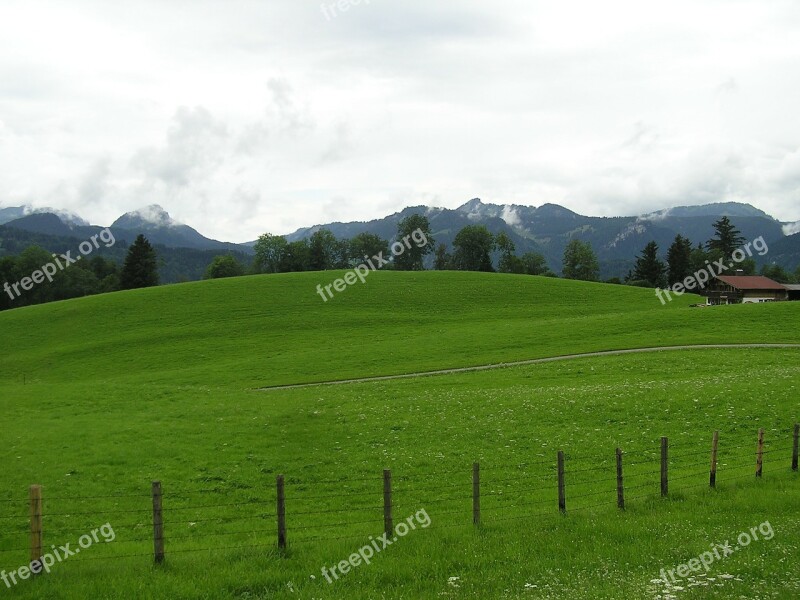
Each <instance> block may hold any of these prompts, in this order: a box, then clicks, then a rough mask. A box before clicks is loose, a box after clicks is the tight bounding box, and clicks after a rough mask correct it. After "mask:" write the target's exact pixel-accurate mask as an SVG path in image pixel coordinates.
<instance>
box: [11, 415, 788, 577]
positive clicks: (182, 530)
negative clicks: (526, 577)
mask: <svg viewBox="0 0 800 600" xmlns="http://www.w3.org/2000/svg"><path fill="white" fill-rule="evenodd" d="M798 435H800V426H798V425H795V426H794V427H793V428H792V429H789V430H785V431H771V432H770V435H769V436H766V435H765V432H764V430H763V429H762V430H759V432H758V436H757V439H756V440H754V442H752V443H750V444H747V443H742V444H739V445H726V444H725V441H724V440H719V435H718V433H715V435H714V436H713V438H712V439H713V442H712V444H710V445H709V444H708V443H701V442H698V443H697V444H695V445H694V446H692V445H691V444H682V445H680V446H670V445H669V441H668V440H667V439H666V438H662V441H661V446H660V447H658V448H654V449H646V448H645V449H638V450H634V451H632V452H624V451H623V450H622V449H616V451H615V452H614V451H610V452H608V453H607V454H599V453H598V454H594V455H580V454H578V455H571V454H566V453H564V452H559V453H558V454H557V455H556V456H554V457H553V458H552V460H547V459H545V460H537V461H535V462H528V463H520V464H517V465H514V466H511V467H509V466H505V465H499V464H488V465H479V464H477V463H475V464H473V465H472V469H471V470H470V469H467V468H465V469H463V470H461V471H460V472H453V471H446V470H426V471H424V472H419V473H402V474H399V476H398V475H397V474H396V473H394V474H393V473H392V472H390V471H384V472H383V478H382V479H381V477H380V474H378V473H376V474H375V475H373V476H369V475H368V474H366V473H364V474H360V473H359V474H356V476H354V477H353V478H340V479H304V478H298V477H291V478H284V476H282V475H279V476H278V477H277V482H276V484H277V485H276V486H275V487H274V488H273V487H272V486H269V487H267V488H264V489H263V490H260V493H257V491H253V490H248V489H234V490H224V489H191V488H190V487H185V488H182V487H180V486H176V487H175V488H172V487H171V486H170V485H169V484H168V485H167V486H165V488H164V489H163V490H162V489H161V485H160V482H154V484H153V489H152V490H151V493H145V492H144V491H136V492H132V493H109V494H105V495H95V494H90V495H67V494H63V493H58V492H55V493H54V495H53V496H48V495H47V493H46V492H47V490H43V489H42V488H41V486H31V490H30V494H29V497H28V498H24V497H21V496H20V497H13V496H12V497H8V498H3V499H0V565H3V566H6V567H7V568H14V565H20V564H32V565H33V564H35V563H36V560H37V558H41V557H43V556H44V555H46V554H48V553H49V554H54V553H59V551H60V550H61V551H62V552H64V553H66V552H70V551H72V552H74V554H69V556H70V562H71V563H72V562H79V561H98V560H115V559H127V558H141V559H142V560H145V559H149V560H156V562H160V561H161V560H163V557H164V556H165V555H166V556H169V555H172V554H186V553H202V552H219V551H223V550H226V551H227V550H243V551H244V550H251V549H258V550H264V549H271V550H272V551H274V552H281V551H283V550H284V549H285V548H287V547H288V546H301V545H304V544H310V543H312V542H317V541H336V540H349V539H366V538H367V537H368V536H375V535H376V534H380V533H385V534H387V535H388V534H390V533H391V532H392V526H393V523H394V518H395V517H401V518H402V517H406V516H407V515H413V514H415V513H416V512H417V511H419V510H420V509H423V508H424V510H425V511H426V513H427V514H428V515H430V518H431V524H432V527H433V528H440V529H454V528H475V527H478V526H479V527H491V526H492V525H494V524H504V523H513V522H522V521H529V520H530V519H533V518H535V519H544V518H547V517H549V516H558V515H564V514H570V513H572V512H579V513H580V512H582V511H589V510H595V509H598V508H601V507H609V508H613V507H617V508H618V509H625V508H629V507H630V506H631V504H632V503H636V502H641V501H650V500H652V499H655V498H659V497H666V496H669V495H676V494H684V493H689V492H691V491H692V490H697V489H699V488H701V487H712V488H714V487H719V486H731V485H733V484H735V483H736V482H738V481H741V480H743V479H745V478H756V477H759V478H760V477H763V475H764V472H765V467H766V472H767V473H769V472H770V471H778V470H782V471H789V470H790V469H791V470H794V471H795V472H796V471H797V469H798ZM156 484H157V487H156ZM156 489H157V492H156ZM87 540H88V541H87ZM111 542H113V543H111ZM90 546H93V547H92V549H91V551H89V547H90ZM80 551H84V552H83V554H79V552H80Z"/></svg>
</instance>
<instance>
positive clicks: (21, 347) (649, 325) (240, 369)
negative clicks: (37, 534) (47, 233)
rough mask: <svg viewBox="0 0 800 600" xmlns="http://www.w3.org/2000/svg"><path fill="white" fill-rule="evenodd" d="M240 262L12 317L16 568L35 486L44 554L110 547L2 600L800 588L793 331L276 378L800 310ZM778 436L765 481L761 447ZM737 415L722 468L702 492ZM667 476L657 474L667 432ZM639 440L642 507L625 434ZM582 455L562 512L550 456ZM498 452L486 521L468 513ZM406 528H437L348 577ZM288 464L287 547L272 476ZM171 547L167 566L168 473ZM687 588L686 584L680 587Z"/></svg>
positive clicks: (5, 333)
mask: <svg viewBox="0 0 800 600" xmlns="http://www.w3.org/2000/svg"><path fill="white" fill-rule="evenodd" d="M340 275H341V273H335V272H334V273H302V274H290V275H275V276H264V277H246V278H238V279H231V280H216V281H208V282H201V283H192V284H183V285H176V286H168V287H163V288H156V289H148V290H141V291H133V292H123V293H116V294H110V295H105V296H94V297H89V298H84V299H80V300H73V301H67V302H61V303H56V304H49V305H40V306H33V307H27V308H23V309H18V310H13V311H8V312H5V313H0V340H2V343H3V348H4V352H3V354H2V358H0V409H2V414H3V426H2V428H1V429H0V431H2V433H1V434H0V435H2V438H0V439H2V442H3V443H2V444H0V461H1V464H2V465H3V467H4V468H3V469H2V472H1V473H0V525H2V526H3V527H0V569H4V570H5V571H12V570H14V569H17V568H18V567H20V566H22V565H24V564H25V563H26V562H27V560H28V550H27V547H28V534H27V530H28V505H27V493H28V486H29V485H30V484H33V483H37V484H41V485H42V486H43V488H44V498H45V500H44V507H45V520H44V527H45V547H46V548H47V549H49V548H50V545H51V544H56V545H63V544H65V543H68V542H71V543H72V545H73V546H75V544H76V541H77V540H78V538H79V537H80V536H81V535H82V534H83V533H86V532H88V531H91V530H92V529H94V528H97V527H99V526H100V525H102V524H104V523H110V524H111V525H112V526H113V527H114V531H115V533H116V539H115V540H114V541H113V542H111V543H107V544H106V543H103V542H100V543H98V544H95V545H94V546H92V547H90V548H87V549H85V550H83V551H82V553H81V554H80V555H79V556H75V557H71V558H69V559H67V560H66V561H65V562H63V563H61V564H58V565H57V566H55V567H54V568H53V571H52V573H51V574H49V575H47V576H42V577H38V578H36V579H35V580H26V581H21V582H20V583H19V585H16V586H13V587H11V588H6V586H5V585H3V584H2V582H0V596H4V597H9V598H44V597H46V598H65V599H66V598H69V599H71V598H87V597H92V598H242V599H244V598H247V599H252V598H273V597H277V598H308V599H311V598H342V597H347V598H474V597H482V598H653V599H655V598H729V597H736V598H795V597H798V596H800V567H799V566H798V563H797V560H796V557H797V554H798V551H799V550H800V512H798V509H797V508H798V506H800V480H799V479H798V474H797V473H793V472H792V471H791V469H790V460H791V445H792V440H791V428H792V425H793V424H794V423H796V422H798V420H800V402H799V401H798V397H800V395H798V387H799V386H800V360H798V358H800V349H793V348H781V349H774V348H773V349H767V348H758V349H690V350H676V351H669V352H653V353H643V354H629V355H623V356H606V357H591V358H581V359H576V360H570V361H563V362H556V363H547V364H537V365H527V366H519V367H510V368H503V369H496V370H487V371H479V372H469V373H455V374H449V375H436V376H428V377H423V378H410V379H402V380H390V381H379V382H369V383H353V384H343V385H337V386H312V387H306V388H297V389H276V390H266V391H264V390H260V389H259V388H264V387H268V386H276V385H287V384H299V383H314V382H324V381H332V380H342V379H349V378H358V377H369V376H380V375H392V374H404V373H414V372H424V371H430V370H436V369H445V368H454V367H468V366H477V365H484V364H491V363H500V362H510V361H516V360H525V359H533V358H543V357H551V356H560V355H566V354H573V353H581V352H591V351H598V350H614V349H627V348H639V347H657V346H669V345H684V344H685V345H698V344H742V343H754V344H758V343H788V344H793V343H797V344H800V333H798V327H797V326H798V324H800V303H782V304H773V305H761V306H731V307H715V308H691V307H690V306H689V305H690V304H693V303H696V302H698V301H700V299H699V298H698V297H696V296H684V297H682V298H679V299H676V300H675V301H673V302H672V303H670V304H668V305H666V306H662V305H661V303H660V302H659V301H658V300H657V299H656V298H655V296H654V294H653V291H652V290H645V289H639V288H630V287H624V286H610V285H603V284H591V283H582V282H574V281H566V280H560V279H548V278H539V277H527V276H501V275H495V274H477V273H456V272H454V273H435V272H425V273H392V272H385V273H374V274H372V275H370V277H369V279H368V280H367V283H366V284H365V285H361V284H356V285H355V286H352V287H351V288H349V289H347V290H346V291H344V292H342V293H340V294H338V295H337V296H336V297H335V298H334V299H333V300H331V301H328V302H323V301H322V300H321V298H320V297H319V296H318V295H317V294H316V292H315V287H316V285H317V284H323V285H325V284H327V283H330V282H331V281H332V280H333V279H335V278H336V277H338V276H340ZM759 428H764V429H765V431H766V454H765V456H764V477H763V478H762V479H761V480H756V478H755V477H754V475H753V473H754V468H755V442H756V432H757V430H758V429H759ZM715 429H716V430H719V431H720V454H719V472H718V485H717V489H716V490H710V489H709V488H708V463H709V457H708V454H709V447H710V441H711V434H712V432H713V431H714V430H715ZM661 436H668V437H669V439H670V456H671V461H670V470H671V481H670V494H669V496H668V498H665V499H662V498H661V497H660V494H659V472H658V471H659V462H658V461H659V439H660V437H661ZM616 447H621V448H622V449H623V450H624V453H625V459H624V460H625V481H626V490H627V491H626V510H625V511H624V512H622V511H619V510H618V509H617V508H616V506H615V502H616V491H615V483H616V480H615V466H614V450H615V448H616ZM558 450H563V451H564V452H565V454H566V473H567V475H566V481H567V491H566V496H567V512H566V514H565V515H561V514H559V511H558V507H557V492H556V485H555V480H556V476H555V463H556V453H557V451H558ZM476 461H477V462H480V464H481V480H482V524H481V526H480V527H479V528H476V527H474V526H473V525H472V523H471V467H472V463H473V462H476ZM383 469H391V470H392V475H393V485H394V504H395V506H394V517H395V522H399V521H402V520H405V518H406V517H409V516H411V515H414V514H415V513H416V512H417V511H419V510H421V509H424V510H425V511H426V512H427V514H428V515H429V516H430V527H427V528H419V527H418V528H417V530H415V531H412V532H409V533H408V535H407V536H406V537H404V538H402V539H399V540H398V541H397V542H396V543H395V544H393V545H391V546H390V547H388V548H386V549H385V550H384V551H383V552H381V553H379V554H377V555H376V556H375V557H374V559H373V562H372V564H370V565H361V566H359V567H357V568H354V569H353V570H352V571H350V573H348V574H347V575H345V576H342V577H341V578H340V579H339V580H338V581H335V582H334V583H332V584H329V583H328V582H327V581H326V580H325V579H324V577H323V576H322V573H321V569H322V567H323V566H327V567H330V566H332V565H334V564H336V563H338V562H340V561H342V560H344V559H347V558H348V556H349V555H351V554H352V553H354V552H356V551H358V549H359V548H360V547H362V546H364V545H365V544H367V543H368V542H369V539H370V536H373V537H377V536H379V535H380V534H381V532H382V525H383V522H382V470H383ZM279 473H280V474H284V475H285V477H286V498H287V522H288V532H287V535H288V540H289V546H288V548H287V550H286V551H285V552H284V551H279V550H278V549H277V548H276V522H275V478H276V476H277V475H278V474H279ZM156 479H157V480H160V481H162V485H163V489H164V515H165V516H164V519H165V537H166V554H167V559H166V562H165V563H164V564H163V565H160V566H154V565H153V561H152V554H151V553H152V524H151V506H152V504H151V499H150V496H149V492H150V485H151V481H153V480H156ZM766 521H769V523H770V524H771V526H772V528H773V530H774V537H772V539H769V540H766V539H764V540H758V541H754V542H753V543H752V544H750V545H749V546H747V547H746V548H741V549H740V551H737V552H736V553H735V554H734V555H733V556H730V557H726V558H722V559H720V560H719V561H716V562H715V563H714V564H713V565H711V568H710V569H709V571H708V573H705V574H703V576H698V575H697V574H693V577H692V579H689V578H684V579H683V580H682V581H681V582H680V583H678V584H677V587H675V586H672V587H669V588H667V587H666V586H665V585H664V584H663V583H657V582H655V581H654V580H657V579H658V577H659V572H660V570H661V569H662V568H664V569H667V570H668V569H674V568H675V567H677V566H678V565H680V564H683V563H686V562H687V561H689V560H690V559H692V558H694V557H697V556H699V555H700V554H701V553H702V552H705V551H707V550H708V549H709V548H710V546H711V544H716V543H720V544H721V543H723V542H725V541H726V540H731V541H733V540H735V539H736V537H737V536H738V535H739V534H740V533H741V532H747V531H748V530H750V528H751V527H753V526H758V525H759V524H761V523H764V522H766ZM679 588H680V589H679Z"/></svg>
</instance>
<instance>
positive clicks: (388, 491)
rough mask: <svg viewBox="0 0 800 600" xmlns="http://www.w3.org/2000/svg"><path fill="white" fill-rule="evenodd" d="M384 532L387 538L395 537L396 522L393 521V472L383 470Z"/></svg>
mask: <svg viewBox="0 0 800 600" xmlns="http://www.w3.org/2000/svg"><path fill="white" fill-rule="evenodd" d="M383 532H384V533H385V534H386V537H391V536H392V535H394V521H393V520H392V471H391V469H384V470H383Z"/></svg>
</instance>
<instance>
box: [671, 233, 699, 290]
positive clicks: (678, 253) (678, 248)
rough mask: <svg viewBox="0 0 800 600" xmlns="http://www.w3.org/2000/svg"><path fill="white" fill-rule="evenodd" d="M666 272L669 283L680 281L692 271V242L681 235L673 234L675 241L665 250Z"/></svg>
mask: <svg viewBox="0 0 800 600" xmlns="http://www.w3.org/2000/svg"><path fill="white" fill-rule="evenodd" d="M667 272H668V277H667V280H668V283H669V285H674V284H676V283H680V282H681V281H683V280H684V279H686V278H687V277H689V275H691V274H692V273H693V272H694V271H692V243H691V242H690V241H689V240H688V239H687V238H685V237H683V236H682V235H677V236H675V241H674V242H672V245H671V246H670V247H669V250H667Z"/></svg>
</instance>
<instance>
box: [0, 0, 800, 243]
mask: <svg viewBox="0 0 800 600" xmlns="http://www.w3.org/2000/svg"><path fill="white" fill-rule="evenodd" d="M798 39H800V3H798V2H796V0H724V1H722V0H720V1H716V0H691V1H683V0H673V1H671V2H658V3H657V2H644V1H642V0H635V1H634V0H631V1H627V0H624V1H623V0H606V1H605V2H602V3H600V2H583V1H581V2H578V1H573V0H559V1H558V2H540V1H537V0H492V2H485V1H481V2H479V1H477V0H457V1H455V0H360V1H359V0H322V1H320V0H258V1H249V0H219V1H204V0H191V1H188V0H170V1H168V2H165V1H163V0H159V1H149V0H137V1H136V2H108V1H107V0H71V1H70V2H62V1H57V2H56V1H51V2H37V1H35V0H25V1H20V2H17V1H15V0H3V2H2V3H1V4H0V207H8V206H18V205H23V204H31V205H33V206H35V207H42V206H53V207H57V208H64V209H69V210H72V211H74V212H76V213H78V214H79V215H81V216H82V217H84V218H85V219H87V220H89V221H91V222H92V223H94V224H97V225H109V224H110V223H111V222H112V221H114V220H115V219H116V218H117V217H118V216H120V215H121V214H123V213H125V212H128V211H132V210H135V209H138V208H141V207H143V206H147V205H151V204H160V205H162V206H163V207H164V208H165V209H166V210H168V211H169V213H170V214H171V215H172V217H173V218H175V219H176V220H178V221H182V222H185V223H188V224H189V225H191V226H193V227H195V228H196V229H198V230H199V231H200V232H202V233H203V234H204V235H207V236H209V237H213V238H216V239H222V240H226V241H235V242H244V241H247V240H252V239H255V238H256V237H258V235H260V234H262V233H265V232H271V233H276V234H285V233H289V232H292V231H294V230H296V229H297V228H300V227H307V226H312V225H316V224H321V223H326V222H331V221H365V220H370V219H375V218H381V217H383V216H386V215H388V214H392V213H394V212H397V211H399V210H401V209H402V208H404V207H406V206H415V205H421V204H424V205H428V206H441V207H448V208H455V207H457V206H459V205H461V204H463V203H465V202H467V201H468V200H470V199H471V198H476V197H479V198H481V199H482V200H483V201H484V202H487V203H489V202H491V203H495V204H512V203H513V204H522V205H530V206H540V205H542V204H544V203H547V202H552V203H557V204H561V205H563V206H566V207H568V208H570V209H572V210H574V211H576V212H579V213H581V214H587V215H597V216H613V215H638V214H646V213H649V212H652V211H655V210H659V209H663V208H668V207H671V206H679V205H688V204H701V203H710V202H726V201H739V202H749V203H751V204H753V205H755V206H757V207H759V208H761V209H762V210H765V211H766V212H768V213H770V214H772V215H773V216H774V217H776V218H778V219H780V220H782V221H787V222H788V221H797V220H800V119H798V118H797V111H798V108H799V107H800V77H798V73H800V43H798Z"/></svg>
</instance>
